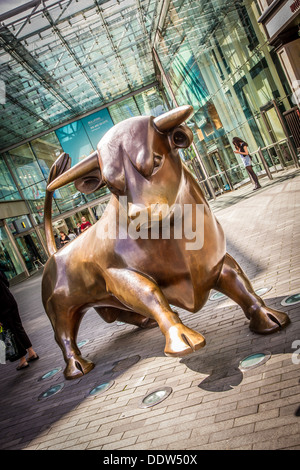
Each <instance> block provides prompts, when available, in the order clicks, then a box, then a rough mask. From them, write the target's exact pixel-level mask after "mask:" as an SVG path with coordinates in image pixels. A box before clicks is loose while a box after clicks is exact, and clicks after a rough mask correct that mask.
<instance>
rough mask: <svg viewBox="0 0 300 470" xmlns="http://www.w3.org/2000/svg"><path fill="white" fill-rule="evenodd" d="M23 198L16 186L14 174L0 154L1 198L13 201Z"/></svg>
mask: <svg viewBox="0 0 300 470" xmlns="http://www.w3.org/2000/svg"><path fill="white" fill-rule="evenodd" d="M16 199H21V196H20V194H19V192H18V190H17V188H16V185H15V183H14V181H13V179H12V176H11V174H10V172H9V170H8V168H7V166H6V163H5V162H4V160H3V158H2V157H1V156H0V200H4V201H13V200H16Z"/></svg>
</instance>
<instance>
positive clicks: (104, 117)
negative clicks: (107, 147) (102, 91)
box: [81, 108, 114, 150]
mask: <svg viewBox="0 0 300 470" xmlns="http://www.w3.org/2000/svg"><path fill="white" fill-rule="evenodd" d="M81 122H82V123H83V125H84V127H85V130H86V133H87V135H88V137H89V139H90V141H91V143H92V145H93V149H94V150H96V148H97V145H98V143H99V141H100V140H101V139H102V137H103V136H104V134H106V132H107V131H108V130H109V129H110V128H111V127H113V125H114V123H113V122H112V119H111V117H110V114H109V112H108V109H106V108H105V109H102V110H101V111H98V112H97V113H94V114H90V115H89V116H86V117H85V118H83V119H81Z"/></svg>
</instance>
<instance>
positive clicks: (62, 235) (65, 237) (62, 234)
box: [59, 232, 71, 246]
mask: <svg viewBox="0 0 300 470" xmlns="http://www.w3.org/2000/svg"><path fill="white" fill-rule="evenodd" d="M59 233H60V243H61V246H65V245H66V244H67V243H69V242H70V241H71V240H70V238H69V237H68V235H66V234H65V232H59Z"/></svg>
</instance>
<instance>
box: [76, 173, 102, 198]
mask: <svg viewBox="0 0 300 470" xmlns="http://www.w3.org/2000/svg"><path fill="white" fill-rule="evenodd" d="M74 185H75V188H76V189H78V191H80V192H81V193H84V194H91V193H94V192H95V191H97V189H99V188H101V186H105V183H104V181H103V180H102V177H101V172H100V169H97V170H94V171H91V172H90V173H88V174H86V175H84V176H83V177H82V178H78V179H77V180H75V181H74Z"/></svg>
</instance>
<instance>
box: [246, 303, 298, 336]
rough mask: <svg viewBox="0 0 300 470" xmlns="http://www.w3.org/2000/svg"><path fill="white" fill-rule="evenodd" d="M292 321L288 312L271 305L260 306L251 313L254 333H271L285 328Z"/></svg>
mask: <svg viewBox="0 0 300 470" xmlns="http://www.w3.org/2000/svg"><path fill="white" fill-rule="evenodd" d="M289 323H290V319H289V317H288V315H287V314H286V313H283V312H279V311H278V310H273V309H272V308H269V307H260V309H259V310H257V311H256V312H255V313H253V314H252V315H251V318H250V324H249V328H250V330H251V331H253V332H254V333H258V334H261V335H269V334H272V333H275V332H276V331H279V330H281V329H282V328H285V327H286V326H287V325H288V324H289Z"/></svg>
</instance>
